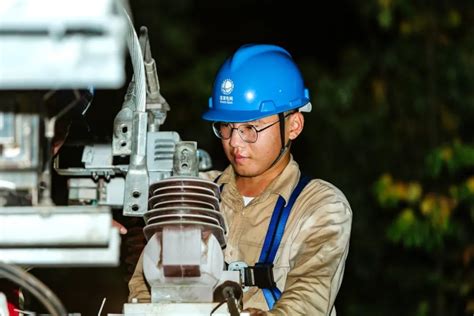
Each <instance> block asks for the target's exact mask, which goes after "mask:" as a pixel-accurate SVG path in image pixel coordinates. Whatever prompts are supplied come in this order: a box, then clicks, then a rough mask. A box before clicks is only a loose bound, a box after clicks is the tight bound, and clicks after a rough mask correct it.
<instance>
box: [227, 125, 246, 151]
mask: <svg viewBox="0 0 474 316" xmlns="http://www.w3.org/2000/svg"><path fill="white" fill-rule="evenodd" d="M234 132H235V133H234ZM243 143H244V141H243V139H242V137H241V136H240V132H239V129H238V128H237V127H233V128H232V130H231V131H230V139H229V144H230V145H231V146H232V147H242V144H243Z"/></svg>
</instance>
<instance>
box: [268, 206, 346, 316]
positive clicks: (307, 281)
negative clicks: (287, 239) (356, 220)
mask: <svg viewBox="0 0 474 316" xmlns="http://www.w3.org/2000/svg"><path fill="white" fill-rule="evenodd" d="M308 213H309V215H307V216H303V217H302V220H301V225H299V227H300V228H299V229H298V231H296V232H293V234H292V240H293V241H292V245H291V250H290V252H291V253H290V271H289V272H288V275H287V279H286V284H285V289H284V291H283V293H282V296H281V298H280V299H279V300H278V302H277V303H276V304H275V305H274V308H273V309H272V310H271V311H269V312H267V315H313V316H323V315H335V311H333V306H334V301H335V299H336V295H337V292H338V291H339V288H340V285H341V282H342V277H343V273H344V266H345V260H346V257H347V253H348V251H349V238H350V231H351V223H352V211H351V209H350V207H349V205H348V204H346V203H344V202H340V201H339V202H335V203H328V204H325V205H323V206H320V207H318V208H317V209H316V210H313V211H312V212H307V213H306V214H308ZM293 238H294V239H293Z"/></svg>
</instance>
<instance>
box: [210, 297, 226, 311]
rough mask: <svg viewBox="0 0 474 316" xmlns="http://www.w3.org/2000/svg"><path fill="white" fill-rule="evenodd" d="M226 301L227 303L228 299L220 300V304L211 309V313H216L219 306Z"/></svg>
mask: <svg viewBox="0 0 474 316" xmlns="http://www.w3.org/2000/svg"><path fill="white" fill-rule="evenodd" d="M224 303H227V300H223V301H222V302H220V303H219V304H217V306H216V307H214V308H213V309H212V311H211V313H210V314H209V315H212V314H214V313H215V312H216V310H218V309H219V307H221V306H222V305H223V304H224Z"/></svg>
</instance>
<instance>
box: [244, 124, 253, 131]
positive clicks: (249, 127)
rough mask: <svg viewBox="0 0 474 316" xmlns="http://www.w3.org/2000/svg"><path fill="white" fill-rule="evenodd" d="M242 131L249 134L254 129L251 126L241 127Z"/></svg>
mask: <svg viewBox="0 0 474 316" xmlns="http://www.w3.org/2000/svg"><path fill="white" fill-rule="evenodd" d="M242 129H243V130H244V131H246V132H250V131H252V130H253V129H254V127H253V125H243V126H242Z"/></svg>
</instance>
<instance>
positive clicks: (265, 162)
mask: <svg viewBox="0 0 474 316" xmlns="http://www.w3.org/2000/svg"><path fill="white" fill-rule="evenodd" d="M276 121H278V115H272V116H268V117H265V118H262V119H260V120H256V121H251V122H246V123H233V124H231V125H232V126H233V127H234V128H238V127H239V126H241V125H249V124H250V125H254V126H255V127H256V129H257V130H260V129H262V128H264V127H267V126H268V125H270V124H271V123H274V122H276ZM285 130H287V129H285ZM285 138H286V140H285V142H286V141H287V139H288V138H287V136H286V137H285ZM222 146H223V147H224V152H225V154H226V156H227V158H228V159H229V161H230V163H231V164H232V166H233V167H234V170H235V172H236V173H237V174H238V175H239V176H242V177H255V176H259V175H261V174H263V173H264V172H265V171H266V170H268V169H269V168H270V167H271V165H272V163H273V162H274V161H275V159H276V158H277V157H278V155H279V153H280V149H281V148H282V144H281V140H280V123H276V124H274V125H273V126H271V127H269V128H267V129H265V130H263V131H261V132H260V133H258V138H257V141H256V142H255V143H247V142H245V141H244V140H243V139H242V138H241V137H240V135H239V133H238V131H237V130H233V132H232V134H231V137H230V138H229V139H223V140H222Z"/></svg>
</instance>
